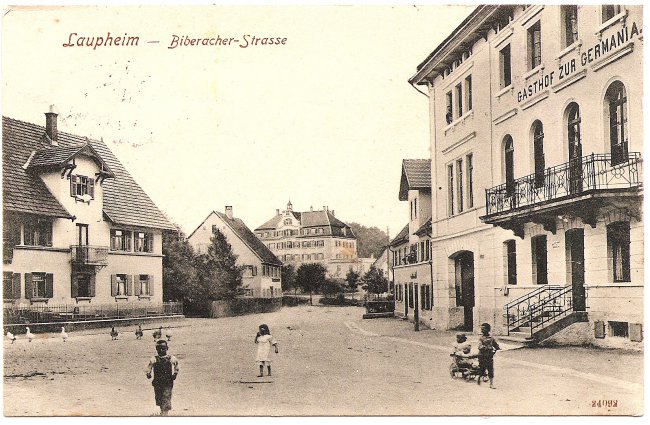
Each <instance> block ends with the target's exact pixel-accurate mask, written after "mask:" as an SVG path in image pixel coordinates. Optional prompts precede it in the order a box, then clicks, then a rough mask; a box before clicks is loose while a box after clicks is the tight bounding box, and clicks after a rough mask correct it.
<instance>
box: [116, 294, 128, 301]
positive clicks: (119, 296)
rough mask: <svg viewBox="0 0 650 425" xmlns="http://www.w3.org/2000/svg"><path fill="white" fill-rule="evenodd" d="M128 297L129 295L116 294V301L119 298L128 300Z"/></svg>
mask: <svg viewBox="0 0 650 425" xmlns="http://www.w3.org/2000/svg"><path fill="white" fill-rule="evenodd" d="M128 299H129V296H128V295H115V301H116V302H117V301H119V300H123V301H126V300H128Z"/></svg>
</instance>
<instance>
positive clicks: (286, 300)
mask: <svg viewBox="0 0 650 425" xmlns="http://www.w3.org/2000/svg"><path fill="white" fill-rule="evenodd" d="M301 304H305V305H306V304H309V298H303V297H294V296H291V295H283V296H282V305H283V306H285V307H295V306H297V305H301Z"/></svg>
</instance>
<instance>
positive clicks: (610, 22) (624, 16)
mask: <svg viewBox="0 0 650 425" xmlns="http://www.w3.org/2000/svg"><path fill="white" fill-rule="evenodd" d="M621 7H622V8H623V10H622V11H621V13H619V14H618V15H615V16H614V17H612V18H611V19H610V20H608V21H605V22H603V24H602V25H601V26H600V27H598V29H597V30H596V33H595V35H596V37H598V40H599V41H600V39H601V38H602V36H603V32H605V30H606V29H607V28H609V27H611V26H613V25H616V23H618V22H620V23H623V24H624V23H625V21H626V20H627V14H628V11H627V9H625V7H624V6H621Z"/></svg>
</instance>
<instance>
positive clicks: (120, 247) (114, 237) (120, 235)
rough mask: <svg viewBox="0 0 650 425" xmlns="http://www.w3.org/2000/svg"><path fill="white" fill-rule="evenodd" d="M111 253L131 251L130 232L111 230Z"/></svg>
mask: <svg viewBox="0 0 650 425" xmlns="http://www.w3.org/2000/svg"><path fill="white" fill-rule="evenodd" d="M111 251H131V232H130V231H128V230H120V229H111Z"/></svg>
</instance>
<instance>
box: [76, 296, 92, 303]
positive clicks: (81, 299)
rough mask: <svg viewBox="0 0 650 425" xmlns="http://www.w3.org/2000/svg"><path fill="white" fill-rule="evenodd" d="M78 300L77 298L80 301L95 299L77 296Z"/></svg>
mask: <svg viewBox="0 0 650 425" xmlns="http://www.w3.org/2000/svg"><path fill="white" fill-rule="evenodd" d="M76 300H77V302H79V301H88V302H91V301H92V300H93V297H77V298H76Z"/></svg>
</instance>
